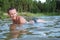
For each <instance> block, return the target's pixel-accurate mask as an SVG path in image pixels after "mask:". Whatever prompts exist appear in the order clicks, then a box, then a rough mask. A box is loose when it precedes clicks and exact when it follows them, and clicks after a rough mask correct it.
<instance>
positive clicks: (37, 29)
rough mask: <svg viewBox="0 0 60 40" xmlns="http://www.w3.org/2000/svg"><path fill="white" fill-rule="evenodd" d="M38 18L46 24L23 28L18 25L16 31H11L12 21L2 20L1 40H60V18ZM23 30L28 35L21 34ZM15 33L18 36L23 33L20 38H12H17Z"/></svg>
mask: <svg viewBox="0 0 60 40" xmlns="http://www.w3.org/2000/svg"><path fill="white" fill-rule="evenodd" d="M37 18H40V19H43V20H45V21H46V22H44V23H34V24H24V25H22V27H19V26H18V25H17V26H16V30H14V31H11V30H10V25H11V24H12V21H11V20H10V19H4V20H0V40H60V16H41V17H37ZM21 30H27V33H25V32H23V33H21V32H20V31H21ZM15 31H16V33H17V34H18V33H21V34H19V36H18V38H16V37H15V38H12V37H11V36H15V35H14V34H15V33H14V32H15ZM11 32H12V33H13V35H12V34H11ZM17 34H16V35H17Z"/></svg>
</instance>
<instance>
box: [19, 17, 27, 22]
mask: <svg viewBox="0 0 60 40" xmlns="http://www.w3.org/2000/svg"><path fill="white" fill-rule="evenodd" d="M18 18H19V21H20V22H21V23H26V19H25V18H24V17H22V16H18Z"/></svg>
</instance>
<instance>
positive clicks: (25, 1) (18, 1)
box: [0, 0, 58, 15]
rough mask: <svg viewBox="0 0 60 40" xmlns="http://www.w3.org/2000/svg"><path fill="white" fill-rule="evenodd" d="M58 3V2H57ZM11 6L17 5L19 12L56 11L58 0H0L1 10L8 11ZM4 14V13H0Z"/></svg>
mask: <svg viewBox="0 0 60 40" xmlns="http://www.w3.org/2000/svg"><path fill="white" fill-rule="evenodd" d="M57 3H58V2H57ZM10 7H15V8H16V9H17V10H18V12H31V13H42V12H45V13H44V14H46V13H48V12H56V8H57V7H56V0H46V2H45V3H41V1H38V2H37V1H36V0H34V1H33V0H0V11H2V12H7V9H8V8H10ZM0 14H1V15H2V13H0Z"/></svg>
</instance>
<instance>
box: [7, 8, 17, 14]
mask: <svg viewBox="0 0 60 40" xmlns="http://www.w3.org/2000/svg"><path fill="white" fill-rule="evenodd" d="M13 9H16V8H15V7H10V8H9V9H8V10H7V13H8V14H9V10H13Z"/></svg>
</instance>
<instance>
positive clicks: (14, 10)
mask: <svg viewBox="0 0 60 40" xmlns="http://www.w3.org/2000/svg"><path fill="white" fill-rule="evenodd" d="M9 16H10V17H11V18H13V17H16V16H17V11H16V9H12V10H9Z"/></svg>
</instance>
